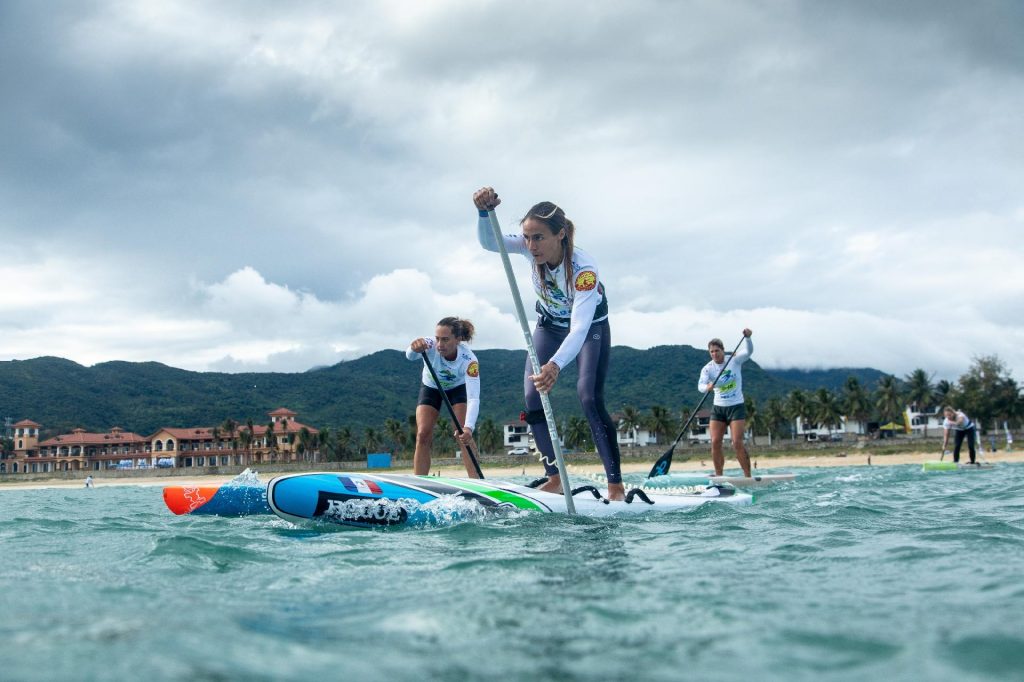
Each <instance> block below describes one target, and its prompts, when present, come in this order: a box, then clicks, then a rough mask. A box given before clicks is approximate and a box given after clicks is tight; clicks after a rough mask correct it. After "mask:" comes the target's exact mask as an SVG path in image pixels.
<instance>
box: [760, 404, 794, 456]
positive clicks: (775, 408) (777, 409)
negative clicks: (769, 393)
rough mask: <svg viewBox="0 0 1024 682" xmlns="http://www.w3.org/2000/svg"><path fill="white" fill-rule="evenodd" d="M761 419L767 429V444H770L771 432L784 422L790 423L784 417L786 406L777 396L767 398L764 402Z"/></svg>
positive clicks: (777, 429) (774, 431) (775, 430)
mask: <svg viewBox="0 0 1024 682" xmlns="http://www.w3.org/2000/svg"><path fill="white" fill-rule="evenodd" d="M762 415H763V416H762V419H763V420H764V423H765V426H766V427H767V429H768V444H769V445H771V439H772V434H773V433H776V432H778V431H779V429H780V427H781V426H783V425H784V424H790V423H791V422H789V420H788V419H787V418H786V408H785V406H784V405H783V404H782V401H781V400H779V399H778V398H769V399H768V402H767V403H766V404H765V408H764V412H763V413H762Z"/></svg>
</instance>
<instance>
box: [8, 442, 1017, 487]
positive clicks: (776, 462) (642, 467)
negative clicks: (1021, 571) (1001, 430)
mask: <svg viewBox="0 0 1024 682" xmlns="http://www.w3.org/2000/svg"><path fill="white" fill-rule="evenodd" d="M938 459H939V456H938V455H937V454H936V453H935V452H933V451H930V452H904V453H895V454H885V455H883V454H878V453H856V454H834V455H832V454H810V453H809V454H807V455H782V456H773V457H760V458H758V457H756V456H755V457H754V458H753V460H754V462H755V463H757V464H759V465H760V466H759V467H758V468H757V471H756V472H755V473H758V472H760V473H780V472H782V471H784V470H787V469H791V468H806V467H858V466H897V465H901V464H918V465H920V464H923V463H924V462H926V461H932V460H938ZM967 459H968V458H967V456H966V454H964V453H962V455H961V458H960V461H961V462H966V461H967ZM979 459H981V460H982V461H987V462H991V463H997V462H1009V463H1013V462H1024V451H1019V452H1017V451H1014V452H1005V451H1000V452H992V453H986V454H985V455H984V456H983V458H979ZM946 460H947V461H952V457H951V456H947V457H946ZM653 464H654V462H653V461H651V462H646V461H643V462H640V461H629V460H627V461H624V462H623V463H622V473H624V474H633V473H647V472H648V471H650V468H651V466H652V465H653ZM710 468H711V457H710V455H707V456H704V457H703V459H702V458H698V457H693V458H691V459H690V460H688V461H684V462H675V463H673V466H672V471H673V472H675V473H682V472H688V473H689V472H699V471H708V470H710ZM257 471H258V470H257ZM374 471H375V473H394V474H410V473H412V468H411V467H406V466H402V467H395V468H393V469H387V470H374ZM725 471H726V474H727V475H736V474H738V473H739V467H738V466H737V465H736V461H735V460H733V459H729V458H727V459H726V466H725ZM289 473H303V472H271V473H266V474H264V473H260V480H263V481H269V480H270V479H271V478H274V477H275V476H280V475H286V474H289ZM430 473H431V474H432V475H434V474H437V475H441V476H451V477H463V476H465V473H466V472H465V470H464V469H463V468H462V467H461V466H440V467H434V468H432V469H431V471H430ZM603 473H604V468H603V467H602V466H601V464H599V463H586V464H570V465H569V476H570V478H571V477H572V476H581V477H584V478H587V477H589V476H591V475H594V474H603ZM89 474H90V472H87V471H83V472H82V477H81V478H78V479H53V480H44V481H39V480H36V481H24V482H20V481H4V482H2V483H0V491H4V490H39V489H48V488H81V487H84V485H85V477H86V476H88V475H89ZM543 475H544V469H543V467H541V465H540V464H539V463H538V462H536V461H533V460H531V461H530V462H528V463H523V464H522V465H516V466H494V467H488V466H484V476H486V477H487V478H493V479H498V480H500V479H502V478H503V477H508V476H530V477H534V478H539V477H541V476H543ZM232 478H233V476H232V475H231V474H197V475H195V476H180V475H179V476H150V477H140V478H103V477H102V476H96V475H94V476H93V485H94V487H96V488H105V487H111V486H137V487H164V486H183V485H185V486H193V485H194V486H210V485H220V484H223V483H227V482H228V481H230V480H231V479H232Z"/></svg>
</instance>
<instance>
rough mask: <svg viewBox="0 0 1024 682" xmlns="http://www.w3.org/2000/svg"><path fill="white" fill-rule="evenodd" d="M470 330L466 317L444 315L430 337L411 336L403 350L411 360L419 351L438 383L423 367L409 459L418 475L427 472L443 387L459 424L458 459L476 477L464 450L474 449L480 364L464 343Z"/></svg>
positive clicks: (469, 338) (417, 358)
mask: <svg viewBox="0 0 1024 682" xmlns="http://www.w3.org/2000/svg"><path fill="white" fill-rule="evenodd" d="M473 331H474V327H473V323H472V322H470V321H469V320H460V319H459V318H457V317H446V318H444V319H443V320H441V321H440V322H438V323H437V328H436V329H435V330H434V334H435V337H434V338H433V339H428V338H425V337H424V338H421V339H413V341H412V343H410V344H409V348H408V350H406V351H405V356H406V357H407V358H409V359H410V360H414V361H416V360H419V361H422V359H423V356H422V355H421V353H426V355H427V361H428V362H429V363H430V366H431V367H433V368H434V373H435V374H437V377H438V379H440V381H441V384H442V386H441V387H438V386H437V384H435V383H434V378H433V377H432V376H431V374H430V370H429V369H428V368H427V367H424V368H423V384H422V385H421V386H420V397H419V402H418V404H417V406H416V452H415V454H413V458H412V466H413V471H414V473H416V475H418V476H425V475H427V474H428V473H430V453H431V450H432V448H433V444H434V427H435V426H436V425H437V417H438V415H439V414H440V411H441V403H442V402H444V401H443V399H442V397H441V390H444V392H445V395H447V396H448V400H449V401H450V402H451V404H452V409H454V410H455V416H456V418H458V420H459V422H460V424H461V426H462V433H461V434H459V433H458V429H457V428H456V429H455V434H454V435H455V440H456V442H457V443H458V444H459V449H460V450H462V462H463V464H465V465H466V472H467V473H468V474H469V477H470V478H479V476H477V473H476V467H475V466H473V462H472V460H471V459H470V456H469V453H468V452H467V451H466V446H467V445H468V446H470V447H472V448H474V449H476V443H474V442H473V429H474V428H475V427H476V418H477V416H478V415H479V414H480V363H479V362H477V359H476V355H474V354H473V351H471V350H470V349H469V346H467V345H466V344H467V343H469V341H470V340H472V338H473ZM452 426H453V427H454V426H455V425H454V424H453V425H452Z"/></svg>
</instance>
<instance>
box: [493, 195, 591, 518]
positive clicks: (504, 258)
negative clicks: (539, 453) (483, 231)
mask: <svg viewBox="0 0 1024 682" xmlns="http://www.w3.org/2000/svg"><path fill="white" fill-rule="evenodd" d="M487 218H488V220H489V221H490V223H491V230H492V231H493V232H494V240H495V241H496V242H497V244H498V253H499V254H500V255H501V264H502V265H503V266H505V277H506V278H507V279H508V286H509V289H511V290H512V300H513V301H514V302H515V306H516V317H518V318H519V326H520V328H521V329H522V330H523V339H524V340H525V341H526V352H527V353H528V354H529V356H530V366H531V367H533V373H534V374H540V360H539V359H538V357H537V349H536V348H534V345H533V334H531V333H530V325H529V324H528V323H527V322H526V310H525V309H524V308H523V299H522V297H521V296H520V295H519V285H517V284H516V277H515V275H514V274H513V272H512V262H511V261H510V260H509V257H508V250H506V249H505V239H504V237H503V236H502V234H501V225H500V224H499V223H498V216H497V214H496V213H495V212H494V209H491V210H489V211H487ZM540 404H541V407H543V408H544V420H545V421H547V423H548V433H549V434H550V435H551V445H552V447H553V448H554V450H555V465H556V466H557V467H558V474H559V478H560V479H562V495H564V496H565V508H566V511H567V512H568V513H569V514H575V513H576V505H574V504H573V501H572V490H571V489H570V487H569V474H568V473H566V471H565V458H564V457H563V456H562V444H561V442H560V441H559V440H558V427H557V426H556V425H555V411H554V410H553V409H552V408H551V398H550V397H549V396H548V394H547V393H541V394H540Z"/></svg>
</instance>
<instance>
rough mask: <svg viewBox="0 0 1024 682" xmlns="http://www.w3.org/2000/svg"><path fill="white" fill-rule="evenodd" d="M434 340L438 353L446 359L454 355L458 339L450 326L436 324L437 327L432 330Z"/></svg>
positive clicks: (457, 347)
mask: <svg viewBox="0 0 1024 682" xmlns="http://www.w3.org/2000/svg"><path fill="white" fill-rule="evenodd" d="M434 341H435V342H437V352H438V353H440V354H441V355H443V356H444V357H445V358H447V359H448V360H451V359H452V358H454V357H455V354H456V353H457V352H458V349H459V340H458V339H456V338H455V333H454V332H453V331H452V328H451V327H446V326H445V325H441V324H439V325H437V329H435V330H434Z"/></svg>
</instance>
